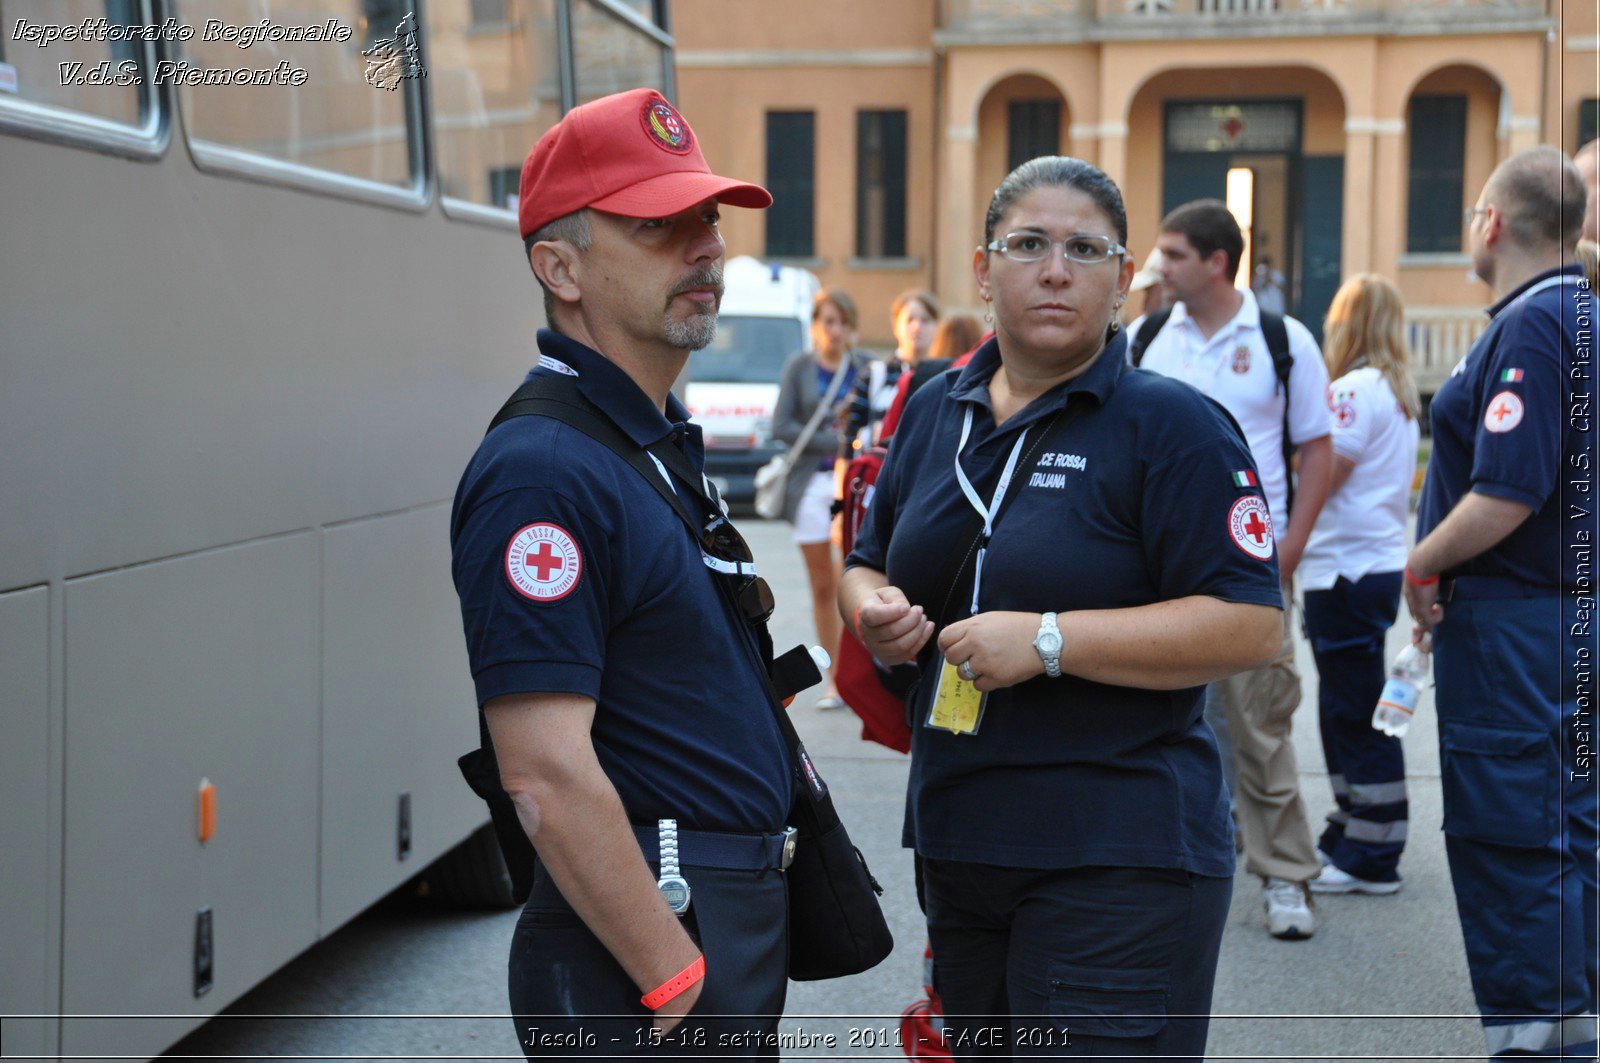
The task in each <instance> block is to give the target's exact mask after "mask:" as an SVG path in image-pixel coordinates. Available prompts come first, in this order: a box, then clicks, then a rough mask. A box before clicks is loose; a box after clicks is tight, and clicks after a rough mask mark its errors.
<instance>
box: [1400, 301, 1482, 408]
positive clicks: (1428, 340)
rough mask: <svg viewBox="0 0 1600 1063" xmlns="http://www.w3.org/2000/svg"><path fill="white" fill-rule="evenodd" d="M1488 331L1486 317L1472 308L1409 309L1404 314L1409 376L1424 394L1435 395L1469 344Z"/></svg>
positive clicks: (1480, 311)
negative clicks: (1409, 350)
mask: <svg viewBox="0 0 1600 1063" xmlns="http://www.w3.org/2000/svg"><path fill="white" fill-rule="evenodd" d="M1488 327H1489V316H1488V315H1487V314H1485V313H1484V312H1483V311H1482V310H1481V309H1476V308H1472V307H1440V308H1437V309H1432V308H1427V307H1413V308H1411V309H1408V310H1407V311H1406V341H1407V342H1408V343H1409V344H1410V345H1411V372H1412V373H1413V374H1414V375H1415V376H1416V379H1417V387H1418V388H1419V389H1420V390H1421V391H1422V392H1423V393H1425V394H1429V395H1431V394H1433V393H1434V392H1436V391H1438V390H1439V388H1440V386H1441V385H1443V384H1444V382H1445V380H1446V379H1448V378H1449V376H1450V371H1451V370H1452V369H1454V368H1455V367H1456V363H1457V362H1459V361H1461V359H1463V358H1465V357H1466V356H1467V349H1468V348H1469V347H1471V346H1472V344H1473V341H1474V340H1476V339H1477V338H1478V336H1479V335H1480V334H1481V333H1482V332H1483V330H1484V329H1486V328H1488Z"/></svg>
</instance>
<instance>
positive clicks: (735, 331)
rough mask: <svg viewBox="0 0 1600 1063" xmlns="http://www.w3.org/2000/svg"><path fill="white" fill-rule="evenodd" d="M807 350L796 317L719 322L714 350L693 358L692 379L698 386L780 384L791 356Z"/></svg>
mask: <svg viewBox="0 0 1600 1063" xmlns="http://www.w3.org/2000/svg"><path fill="white" fill-rule="evenodd" d="M804 346H805V334H804V333H803V332H802V331H801V327H800V322H799V321H796V320H795V319H794V318H792V317H741V316H739V315H736V314H723V315H722V316H720V317H718V318H717V338H716V339H714V340H712V341H711V346H709V347H706V348H704V349H702V350H698V351H695V352H694V353H693V354H691V355H689V379H690V380H692V381H694V382H695V383H697V384H776V383H777V382H778V376H779V374H780V373H781V372H782V370H783V363H784V362H786V361H788V359H789V356H790V355H791V354H793V353H794V352H795V351H798V350H800V348H802V347H804Z"/></svg>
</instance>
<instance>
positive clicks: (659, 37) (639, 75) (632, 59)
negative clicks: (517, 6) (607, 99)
mask: <svg viewBox="0 0 1600 1063" xmlns="http://www.w3.org/2000/svg"><path fill="white" fill-rule="evenodd" d="M572 39H573V52H574V69H575V71H576V76H577V87H578V101H577V102H579V103H586V102H588V101H589V100H596V99H599V98H600V97H601V96H609V95H611V94H612V93H613V92H625V91H627V90H628V89H637V88H651V89H656V90H657V91H659V92H660V93H661V94H662V95H664V96H666V97H668V98H669V99H670V98H671V96H672V91H671V85H670V82H669V80H668V75H669V73H670V66H669V56H670V55H671V45H672V38H671V37H669V36H667V35H666V34H665V33H663V32H662V31H661V30H660V29H659V28H657V27H655V26H653V25H651V24H650V23H649V22H647V21H645V20H644V19H642V18H640V17H639V16H638V14H637V13H636V12H635V11H634V10H633V8H631V7H629V6H628V5H626V4H623V3H620V2H616V0H612V2H606V0H576V2H575V3H574V4H573V5H572Z"/></svg>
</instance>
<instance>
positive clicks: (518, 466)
mask: <svg viewBox="0 0 1600 1063" xmlns="http://www.w3.org/2000/svg"><path fill="white" fill-rule="evenodd" d="M539 349H540V351H541V357H540V359H539V366H538V367H536V368H535V369H534V370H533V372H532V373H530V374H529V375H530V376H533V375H534V374H539V373H552V372H559V373H566V374H569V375H572V374H575V375H576V377H577V383H578V386H579V388H580V389H581V390H582V391H583V394H584V396H585V397H586V398H588V399H589V400H590V401H591V402H593V403H594V404H595V405H596V406H598V407H599V408H600V410H601V411H602V412H603V413H604V414H606V416H608V417H610V418H611V419H612V420H613V421H615V422H616V424H617V426H618V427H620V428H621V429H622V430H623V431H624V432H625V433H626V434H627V435H629V436H630V437H632V438H633V439H634V441H636V442H637V443H639V444H640V445H647V444H650V443H654V442H656V441H658V440H660V439H662V438H664V437H666V436H668V435H672V436H673V437H674V439H675V441H676V442H677V443H678V445H679V446H680V447H681V448H682V449H683V451H684V452H685V454H686V455H687V456H688V458H689V460H690V462H691V464H693V465H694V467H696V468H700V467H702V466H703V464H704V457H705V453H704V449H703V446H702V444H701V437H700V429H699V427H698V426H697V425H693V424H687V423H686V422H687V421H688V417H689V415H688V411H686V410H685V409H684V408H683V406H682V405H681V404H680V403H679V402H678V401H677V399H676V398H669V399H668V400H667V403H668V416H670V418H671V420H670V421H669V420H668V417H663V416H662V413H661V410H660V409H658V408H657V407H656V405H655V404H654V403H653V402H652V401H651V400H650V399H649V397H648V396H646V395H645V393H644V392H643V391H641V390H640V389H639V387H638V385H636V384H635V383H634V382H633V380H632V379H631V378H629V377H628V375H627V374H626V373H624V372H623V371H622V370H621V369H619V368H618V367H617V366H616V365H615V364H614V363H612V362H611V361H609V360H608V359H606V358H605V357H603V356H602V355H600V354H598V353H597V352H595V351H593V350H590V349H589V348H588V347H585V346H584V345H582V344H580V343H577V342H576V341H574V340H571V339H568V338H566V337H564V336H561V335H559V334H557V333H554V332H550V331H547V330H541V331H540V332H539ZM675 486H678V491H679V495H680V497H686V496H687V492H686V491H684V489H683V488H682V487H681V485H675ZM691 511H693V507H691ZM451 549H452V567H453V571H454V575H455V584H456V591H457V593H458V594H459V595H460V597H461V616H462V622H463V624H464V626H465V629H466V637H467V653H468V656H469V658H470V660H471V664H472V676H473V680H474V682H475V683H476V685H477V692H478V703H479V704H480V705H482V704H483V703H484V702H486V701H488V700H489V699H491V698H495V697H499V696H501V695H503V694H520V693H535V692H550V693H554V692H563V693H572V694H581V695H583V696H585V697H590V698H593V699H595V702H596V703H597V704H596V711H595V718H594V726H593V730H592V738H593V741H594V747H595V751H596V753H597V754H598V757H599V761H600V764H601V767H602V768H604V770H605V773H606V775H607V776H608V777H609V778H610V779H611V782H612V783H613V784H614V785H615V786H616V788H617V792H618V794H620V795H621V797H622V803H623V806H624V807H625V808H626V809H627V811H628V815H629V818H630V819H631V820H632V821H633V822H635V823H645V824H649V823H654V822H655V821H656V820H657V819H661V818H664V817H672V818H676V819H677V820H678V821H679V823H680V825H681V826H683V827H685V828H688V829H698V830H721V831H737V832H770V831H775V830H778V829H780V828H781V827H782V826H783V824H784V820H785V818H786V816H787V814H788V811H789V806H790V796H791V786H792V783H791V773H790V768H789V758H788V750H787V746H786V745H785V743H784V739H783V736H782V735H781V734H780V732H779V730H778V725H777V721H776V720H775V719H774V718H773V713H772V709H771V707H770V703H769V701H768V698H767V694H766V690H765V687H764V686H763V682H762V678H761V673H760V671H759V670H758V669H759V668H760V667H761V665H760V664H759V663H758V662H759V655H758V651H757V649H756V646H755V639H754V636H753V634H752V632H751V630H750V628H749V627H748V625H746V624H745V623H744V622H743V620H742V619H740V618H738V617H736V616H735V615H734V612H733V607H732V606H731V605H730V604H728V602H727V600H726V599H725V597H724V596H723V595H722V594H721V593H720V592H719V591H718V589H717V587H716V585H715V584H714V583H713V580H714V579H718V578H723V577H718V576H715V575H714V574H713V573H712V571H711V570H710V569H708V568H707V567H706V565H705V563H704V559H703V557H702V555H701V552H700V548H699V545H698V544H697V543H696V542H695V540H694V539H693V538H692V537H691V536H690V534H689V531H688V529H687V528H686V527H685V526H684V524H683V522H682V521H681V520H680V519H679V518H678V517H677V515H676V514H675V513H674V512H673V511H672V509H671V507H670V506H669V505H668V503H667V501H666V500H665V499H664V498H662V497H661V496H660V495H659V494H658V493H657V492H656V490H655V489H654V488H653V487H652V486H651V485H650V484H649V483H648V482H647V481H646V480H645V479H644V478H643V477H642V476H641V475H640V474H639V472H638V471H636V470H635V469H634V468H632V467H631V466H630V465H628V464H627V463H626V462H624V461H623V460H622V459H621V458H620V457H618V456H617V455H616V454H614V453H612V452H611V451H610V450H608V449H607V448H606V447H605V445H603V444H601V443H598V442H596V441H594V440H592V439H590V438H589V437H588V436H586V435H584V434H583V433H581V432H579V431H577V430H576V429H574V428H571V427H568V426H567V425H565V424H562V423H560V422H558V421H554V420H551V419H549V418H546V417H538V416H531V417H518V418H514V419H512V420H509V421H506V422H505V423H504V424H501V425H500V426H499V427H497V428H495V429H494V431H492V432H490V433H489V434H488V435H487V436H486V437H485V438H484V440H483V442H482V443H481V444H480V445H479V447H478V452H477V453H476V454H475V455H474V456H473V458H472V461H471V463H470V464H469V465H468V466H467V470H466V472H465V474H463V476H462V478H461V485H460V487H459V488H458V489H457V491H456V499H455V510H454V513H453V514H452V516H451Z"/></svg>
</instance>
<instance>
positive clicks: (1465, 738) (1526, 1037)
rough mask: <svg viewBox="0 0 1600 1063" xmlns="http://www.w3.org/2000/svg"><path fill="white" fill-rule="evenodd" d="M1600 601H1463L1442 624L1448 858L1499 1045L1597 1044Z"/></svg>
mask: <svg viewBox="0 0 1600 1063" xmlns="http://www.w3.org/2000/svg"><path fill="white" fill-rule="evenodd" d="M1581 601H1582V602H1586V604H1580V602H1581ZM1593 602H1594V599H1593V598H1589V599H1586V600H1580V599H1577V598H1564V599H1563V598H1555V597H1551V598H1519V599H1496V600H1484V599H1480V600H1466V601H1460V600H1456V601H1450V602H1447V603H1446V604H1445V606H1444V611H1445V612H1444V620H1443V622H1442V623H1441V624H1440V625H1439V626H1438V628H1436V629H1435V632H1434V667H1435V671H1436V676H1437V691H1438V705H1439V745H1440V768H1441V773H1442V776H1443V785H1444V830H1445V853H1446V855H1447V857H1448V858H1449V861H1450V878H1451V883H1452V885H1453V886H1454V888H1455V895H1456V908H1457V911H1458V912H1459V914H1460V917H1461V933H1462V937H1463V938H1464V940H1465V942H1466V947H1467V965H1468V968H1469V970H1470V971H1471V974H1472V991H1473V995H1474V996H1475V997H1476V999H1477V1004H1478V1011H1479V1012H1480V1013H1481V1014H1482V1016H1483V1025H1484V1035H1485V1038H1486V1039H1487V1041H1488V1046H1489V1051H1490V1054H1491V1055H1494V1056H1561V1057H1562V1058H1566V1059H1593V1058H1594V1055H1595V1013H1596V993H1597V986H1600V974H1597V970H1596V965H1597V952H1600V935H1597V931H1596V921H1595V920H1596V903H1597V895H1596V883H1595V878H1596V876H1595V860H1596V853H1597V833H1596V824H1597V813H1600V807H1597V805H1600V790H1597V789H1596V775H1595V764H1594V753H1593V749H1594V703H1593V699H1594V696H1595V684H1594V674H1595V663H1596V662H1595V655H1596V649H1595V638H1594V634H1593V626H1592V625H1593V619H1592V615H1593Z"/></svg>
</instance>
